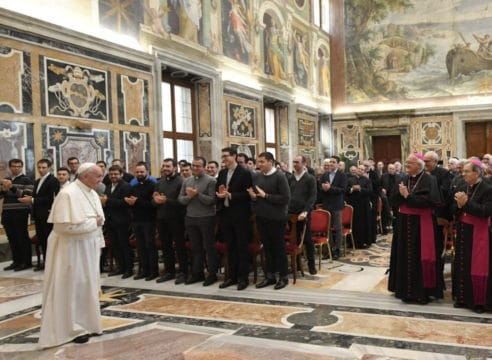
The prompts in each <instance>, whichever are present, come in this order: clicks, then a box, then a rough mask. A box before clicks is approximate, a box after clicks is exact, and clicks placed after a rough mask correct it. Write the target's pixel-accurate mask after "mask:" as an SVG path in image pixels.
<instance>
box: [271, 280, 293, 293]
mask: <svg viewBox="0 0 492 360" xmlns="http://www.w3.org/2000/svg"><path fill="white" fill-rule="evenodd" d="M288 284H289V279H287V278H280V279H278V281H277V283H276V284H275V286H274V287H273V288H274V289H275V290H280V289H283V288H284V287H286V286H287V285H288Z"/></svg>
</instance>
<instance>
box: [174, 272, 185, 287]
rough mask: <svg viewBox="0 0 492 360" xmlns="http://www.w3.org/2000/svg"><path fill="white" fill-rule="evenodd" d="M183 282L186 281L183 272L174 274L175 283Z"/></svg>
mask: <svg viewBox="0 0 492 360" xmlns="http://www.w3.org/2000/svg"><path fill="white" fill-rule="evenodd" d="M185 282H186V275H185V274H178V275H177V276H176V280H174V284H175V285H180V284H184V283H185Z"/></svg>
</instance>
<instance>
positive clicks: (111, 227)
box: [106, 222, 133, 273]
mask: <svg viewBox="0 0 492 360" xmlns="http://www.w3.org/2000/svg"><path fill="white" fill-rule="evenodd" d="M106 231H107V234H108V237H109V240H110V242H111V245H110V246H111V251H112V252H113V256H114V258H115V260H116V264H117V265H118V270H119V271H120V272H122V273H127V272H130V271H133V257H132V249H131V247H130V242H129V237H130V229H129V227H128V223H125V224H118V223H113V222H109V223H107V224H106Z"/></svg>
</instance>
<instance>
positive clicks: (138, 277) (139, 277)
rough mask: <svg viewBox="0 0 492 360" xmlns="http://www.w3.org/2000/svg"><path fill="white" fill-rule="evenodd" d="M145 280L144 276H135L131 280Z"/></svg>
mask: <svg viewBox="0 0 492 360" xmlns="http://www.w3.org/2000/svg"><path fill="white" fill-rule="evenodd" d="M145 278H146V275H145V274H142V273H140V274H137V275H135V277H134V278H133V280H140V279H145Z"/></svg>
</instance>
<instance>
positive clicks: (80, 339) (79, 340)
mask: <svg viewBox="0 0 492 360" xmlns="http://www.w3.org/2000/svg"><path fill="white" fill-rule="evenodd" d="M89 337H90V336H89V334H85V335H80V336H77V337H76V338H75V339H73V340H72V341H73V342H74V343H76V344H85V343H86V342H87V341H89Z"/></svg>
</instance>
